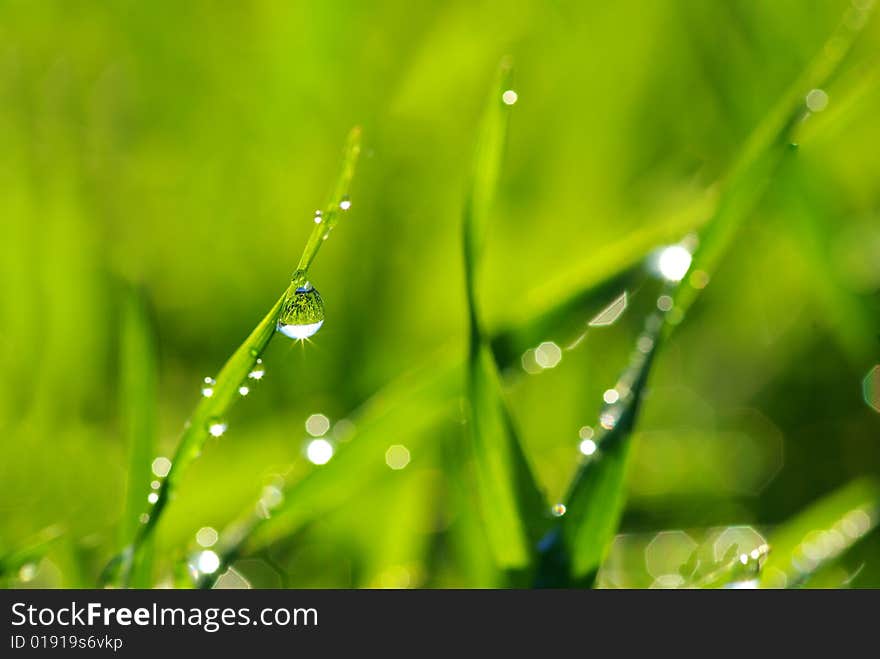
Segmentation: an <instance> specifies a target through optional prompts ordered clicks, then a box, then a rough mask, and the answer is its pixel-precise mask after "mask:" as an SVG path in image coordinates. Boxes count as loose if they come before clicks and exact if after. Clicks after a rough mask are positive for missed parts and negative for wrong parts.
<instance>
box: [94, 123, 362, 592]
mask: <svg viewBox="0 0 880 659" xmlns="http://www.w3.org/2000/svg"><path fill="white" fill-rule="evenodd" d="M360 143H361V131H360V128H358V127H355V128H353V129H352V130H351V132H350V133H349V135H348V140H347V142H346V146H345V151H344V154H343V160H342V168H341V172H340V174H339V177H338V179H337V182H336V184H335V186H334V188H333V192H332V194H331V196H330V199H329V201H328V203H327V206H326V208H325V210H324V212H323V217H322V221H321V222H320V223H316V224H315V226H314V228H313V229H312V233H311V235H310V237H309V240H308V241H307V243H306V246H305V249H304V250H303V254H302V257H301V258H300V261H299V266H298V268H297V271H296V272H295V273H294V277H293V280H292V281H291V283H290V284H289V286H288V287H287V289H285V291H284V293H283V294H282V295H281V297H280V298H278V300H277V301H276V302H275V304H274V305H273V306H272V308H271V309H270V310H269V312H268V313H267V314H266V315H265V317H264V318H263V320H261V321H260V323H259V324H258V325H257V326H256V328H254V330H253V331H252V332H251V333H250V335H249V336H248V338H247V339H246V340H245V341H244V343H242V344H241V345H240V346H239V347H238V349H236V351H235V352H234V353H233V354H232V356H231V357H230V358H229V359H228V360H227V361H226V363H225V364H224V365H223V368H222V369H221V370H220V373H219V374H218V375H217V377H216V380H215V383H214V384H213V385H212V389H213V391H212V395H211V396H206V397H202V399H201V400H200V401H199V403H198V404H197V405H196V408H195V410H194V411H193V413H192V416H191V417H190V419H189V421H188V422H187V424H186V426H185V428H184V431H183V435H182V437H181V439H180V443H179V444H178V447H177V451H176V452H175V454H174V458H173V460H172V463H171V468H170V471H169V472H168V474H167V476H166V477H165V478H164V479H163V480H162V482H161V485H160V487H159V489H158V491H157V492H156V499H155V501H154V502H153V503H152V505H151V508H150V510H148V511H147V512H146V513H143V514H144V515H145V516H144V517H142V518H141V519H143V520H145V521H143V522H142V523H141V525H140V526H139V527H138V530H137V532H136V533H135V536H134V540H133V542H132V543H131V545H129V547H128V548H127V549H126V550H125V551H124V552H123V554H122V555H121V557H120V559H119V560H118V561H117V562H118V564H119V567H120V571H121V575H122V583H123V584H126V585H128V584H129V582H130V571H131V566H132V564H134V563H137V562H138V560H139V559H138V555H139V554H140V552H141V551H142V550H143V547H144V543H145V542H146V541H147V540H148V539H149V538H150V537H151V536H152V534H153V532H154V530H155V528H156V524H157V523H158V521H159V519H160V518H161V515H162V512H163V511H164V509H165V507H166V506H167V505H168V502H169V501H170V500H171V498H172V497H173V495H174V491H175V489H176V488H177V485H178V484H179V482H180V480H181V478H182V477H183V475H184V474H185V473H186V470H187V468H188V467H189V465H190V464H191V463H192V462H193V461H194V460H195V459H196V458H197V457H198V456H199V454H200V453H201V451H202V448H203V447H204V445H205V443H206V442H207V441H208V439H209V437H211V427H212V426H214V425H215V424H222V419H223V418H224V416H225V415H226V413H227V412H228V411H229V409H230V408H231V407H232V405H233V404H234V403H235V402H236V401H237V400H238V399H239V398H240V395H239V393H238V388H239V386H240V385H241V383H242V382H243V381H244V380H246V378H247V376H248V374H249V373H250V372H251V371H252V370H253V369H254V366H255V365H256V363H257V360H258V359H259V358H260V355H261V354H262V353H263V352H264V350H265V349H266V346H267V345H268V344H269V341H270V340H271V339H272V337H273V336H274V335H275V329H276V325H277V319H278V314H279V312H280V311H281V308H282V305H283V304H284V302H285V300H286V298H287V296H288V295H292V294H293V293H294V291H295V290H296V288H297V287H298V286H299V285H301V283H302V281H304V280H305V277H306V274H307V272H308V268H309V266H310V265H311V264H312V262H313V261H314V258H315V255H316V254H317V252H318V249H319V248H320V246H321V244H322V243H323V242H324V239H325V238H326V237H327V236H328V235H329V233H330V231H331V230H332V229H333V227H334V226H335V225H336V223H337V222H338V218H339V210H340V209H341V204H343V202H345V201H347V198H348V190H349V187H350V184H351V180H352V177H353V175H354V170H355V165H356V163H357V159H358V155H359V154H360ZM112 573H113V570H112V568H111V569H109V570H107V571H105V578H109V577H110V576H111V575H112Z"/></svg>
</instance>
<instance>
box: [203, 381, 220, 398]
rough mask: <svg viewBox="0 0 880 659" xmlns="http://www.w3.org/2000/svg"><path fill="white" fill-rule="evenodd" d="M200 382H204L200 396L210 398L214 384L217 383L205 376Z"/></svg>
mask: <svg viewBox="0 0 880 659" xmlns="http://www.w3.org/2000/svg"><path fill="white" fill-rule="evenodd" d="M202 382H203V383H204V384H203V385H202V396H204V397H205V398H210V397H211V396H213V395H214V385H215V384H217V382H216V381H215V380H214V378H212V377H206V378H205V379H204V380H202Z"/></svg>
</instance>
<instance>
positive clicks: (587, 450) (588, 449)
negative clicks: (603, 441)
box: [578, 439, 598, 455]
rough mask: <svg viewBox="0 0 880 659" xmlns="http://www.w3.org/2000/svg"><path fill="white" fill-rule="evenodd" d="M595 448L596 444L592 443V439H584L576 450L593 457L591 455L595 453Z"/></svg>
mask: <svg viewBox="0 0 880 659" xmlns="http://www.w3.org/2000/svg"><path fill="white" fill-rule="evenodd" d="M596 448H598V447H597V446H596V442H594V441H593V440H592V439H584V440H582V441H581V443H580V444H579V445H578V449H579V450H580V452H581V453H583V454H584V455H593V453H595V452H596Z"/></svg>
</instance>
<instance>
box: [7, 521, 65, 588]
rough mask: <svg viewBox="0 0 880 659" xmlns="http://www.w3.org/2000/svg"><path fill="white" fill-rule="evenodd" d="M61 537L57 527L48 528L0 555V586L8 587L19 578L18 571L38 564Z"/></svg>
mask: <svg viewBox="0 0 880 659" xmlns="http://www.w3.org/2000/svg"><path fill="white" fill-rule="evenodd" d="M62 535H63V531H62V529H61V528H60V527H58V526H50V527H48V528H45V529H43V530H42V531H40V532H39V533H37V534H36V535H35V536H34V537H32V538H30V539H29V540H28V541H27V542H25V543H24V544H23V545H22V546H21V547H19V548H17V549H13V550H11V551H8V552H6V553H4V554H0V585H3V586H9V585H10V584H11V583H12V582H13V581H14V580H15V579H17V578H18V576H19V571H20V570H21V569H22V568H23V567H25V566H27V565H34V564H36V563H38V562H39V561H40V560H41V559H42V558H43V556H45V555H46V553H47V552H48V551H49V550H50V549H51V547H52V545H53V544H54V543H55V542H56V541H57V540H58V539H59V538H61V537H62Z"/></svg>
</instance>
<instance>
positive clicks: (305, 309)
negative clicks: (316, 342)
mask: <svg viewBox="0 0 880 659" xmlns="http://www.w3.org/2000/svg"><path fill="white" fill-rule="evenodd" d="M293 281H294V282H297V287H296V288H295V289H294V291H293V293H291V294H288V296H287V298H286V299H285V300H284V304H282V305H281V313H280V314H279V316H278V331H279V332H281V333H282V334H284V335H285V336H287V337H290V338H291V339H298V340H304V339H307V338H309V337H310V336H313V335H314V334H315V333H316V332H317V331H318V330H319V329H321V325H323V324H324V300H322V299H321V294H320V293H318V290H317V289H316V288H314V287H313V286H312V285H311V284H310V283H309V282H308V281H306V279H305V276H304V273H298V272H297V273H294V279H293Z"/></svg>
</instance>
